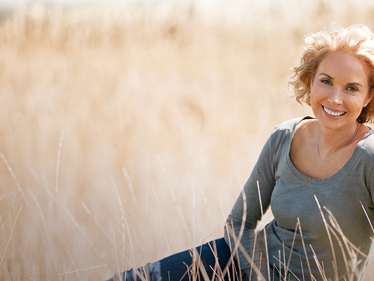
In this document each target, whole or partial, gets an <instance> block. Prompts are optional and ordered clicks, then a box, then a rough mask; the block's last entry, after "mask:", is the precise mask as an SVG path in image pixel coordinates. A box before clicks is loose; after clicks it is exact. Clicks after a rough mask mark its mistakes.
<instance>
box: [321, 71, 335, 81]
mask: <svg viewBox="0 0 374 281" xmlns="http://www.w3.org/2000/svg"><path fill="white" fill-rule="evenodd" d="M321 75H325V76H327V77H328V78H330V79H331V80H334V78H332V77H331V76H330V75H328V74H326V73H323V72H321V73H320V74H319V76H321Z"/></svg>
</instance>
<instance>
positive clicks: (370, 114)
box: [289, 24, 374, 123]
mask: <svg viewBox="0 0 374 281" xmlns="http://www.w3.org/2000/svg"><path fill="white" fill-rule="evenodd" d="M305 43H306V46H305V48H304V52H303V54H302V56H301V60H300V64H298V65H296V66H295V67H293V68H292V69H291V70H292V73H293V75H292V76H291V77H290V80H289V84H290V86H291V87H292V90H293V94H294V97H295V98H296V100H297V101H298V102H299V103H301V102H305V103H306V104H308V105H310V96H311V88H310V87H311V81H312V79H314V75H315V73H316V71H317V68H318V65H319V63H320V62H321V61H322V60H323V58H324V57H325V56H326V55H327V54H329V53H332V52H344V53H349V54H352V55H354V56H356V57H357V58H359V59H361V60H362V61H364V62H365V63H366V64H367V65H368V66H369V69H370V73H369V88H370V91H371V90H373V89H374V34H373V33H372V32H371V30H370V29H369V28H368V27H367V26H365V25H361V24H357V25H352V26H350V27H348V28H344V27H341V26H332V27H331V28H329V29H324V30H322V31H320V32H317V33H313V34H309V35H307V36H306V38H305ZM373 100H374V99H373ZM373 100H372V101H370V103H369V104H368V105H367V106H366V107H364V108H363V109H362V111H361V114H360V116H359V117H358V118H357V121H358V122H360V123H367V122H370V123H372V122H373V121H374V101H373Z"/></svg>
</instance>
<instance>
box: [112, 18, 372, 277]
mask: <svg viewBox="0 0 374 281" xmlns="http://www.w3.org/2000/svg"><path fill="white" fill-rule="evenodd" d="M305 41H306V48H305V51H304V53H303V55H302V58H301V63H300V65H298V66H296V67H294V68H293V73H294V75H293V77H292V81H291V82H290V84H291V85H292V87H293V90H294V93H295V97H296V99H297V100H298V101H299V102H305V103H306V104H308V105H310V106H311V108H312V110H313V113H314V115H315V117H304V118H297V119H293V120H290V121H287V122H285V123H282V124H280V125H278V126H277V127H276V128H275V129H274V130H273V132H272V134H271V136H270V138H269V139H268V141H267V142H266V144H265V146H264V148H263V150H262V152H261V154H260V157H259V159H258V162H257V163H256V165H255V167H254V169H253V171H252V173H251V176H250V178H249V179H248V181H247V183H246V184H245V186H244V189H243V192H242V193H241V194H240V196H239V198H238V199H237V201H236V203H235V205H234V207H233V209H232V211H231V213H230V215H229V217H228V219H227V222H226V227H225V237H224V240H225V242H226V243H223V239H220V240H217V241H214V242H211V243H208V244H206V245H203V246H201V247H198V248H197V251H193V252H195V253H196V252H197V253H198V254H195V255H191V253H192V252H191V251H190V252H189V251H186V252H183V253H180V254H176V255H173V256H171V257H168V258H166V259H164V260H161V261H159V262H156V263H154V264H150V265H148V266H147V267H145V268H144V269H143V270H141V272H139V273H140V274H138V275H139V277H138V280H141V279H144V278H147V277H148V278H150V279H151V280H167V279H169V280H180V279H183V278H184V279H183V280H189V279H194V278H199V277H200V278H204V279H207V278H209V279H210V280H211V279H212V276H213V277H217V278H216V279H225V280H233V279H243V280H257V278H260V279H261V278H265V279H266V280H269V279H270V280H330V279H331V280H344V278H346V279H347V280H348V279H349V278H350V277H351V276H356V277H358V276H359V274H360V273H361V271H362V269H363V267H364V265H365V261H366V259H367V256H368V253H369V250H370V247H371V244H372V240H371V236H373V231H372V227H371V224H370V221H374V220H373V218H374V204H373V201H374V197H373V196H374V167H373V165H374V164H373V163H374V134H373V131H372V130H371V129H370V128H369V127H367V126H365V125H364V123H366V122H370V121H372V120H373V118H374V102H372V97H373V94H374V35H373V33H372V32H371V31H370V30H369V28H368V27H366V26H363V25H355V26H351V27H349V28H342V27H333V28H331V29H330V30H323V31H321V32H318V33H315V34H312V35H310V36H309V37H307V38H306V40H305ZM270 205H271V208H272V212H273V214H274V219H273V220H272V221H271V222H270V223H268V224H267V225H266V226H265V227H264V228H263V229H262V230H259V231H256V230H255V229H256V227H257V224H258V221H259V220H261V218H262V215H263V213H264V212H265V211H266V210H267V209H268V208H269V207H270ZM228 248H229V250H228ZM232 256H234V257H235V258H234V259H232V258H231V257H232ZM232 260H234V263H231V261H232ZM217 261H218V263H217ZM191 265H192V267H191ZM191 274H192V275H191ZM194 274H195V275H194ZM120 275H121V276H120ZM125 275H126V276H125ZM117 277H123V278H124V280H125V279H126V278H128V279H129V280H130V279H132V278H134V271H132V270H131V271H126V272H124V273H123V274H119V275H117ZM113 280H114V279H113Z"/></svg>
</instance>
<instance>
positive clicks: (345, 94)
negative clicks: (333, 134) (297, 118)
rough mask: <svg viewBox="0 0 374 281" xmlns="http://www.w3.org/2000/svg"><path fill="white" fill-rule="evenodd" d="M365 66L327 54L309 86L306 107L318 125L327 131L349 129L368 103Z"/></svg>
mask: <svg viewBox="0 0 374 281" xmlns="http://www.w3.org/2000/svg"><path fill="white" fill-rule="evenodd" d="M371 97H372V94H371V93H369V67H368V66H367V65H366V64H365V62H363V61H362V60H360V59H358V58H356V57H355V56H354V55H351V54H347V53H340V52H334V53H330V54H328V55H327V56H326V57H325V58H324V59H323V60H322V61H321V62H320V64H319V66H318V68H317V71H316V74H315V76H314V79H313V80H312V83H311V98H310V104H311V107H312V110H313V113H314V115H315V116H316V118H317V120H318V121H319V123H320V124H321V125H322V126H323V127H325V128H328V129H333V130H337V129H350V128H351V126H356V120H357V118H358V116H359V115H360V114H361V110H362V108H363V107H364V105H365V104H367V103H369V102H370V100H371Z"/></svg>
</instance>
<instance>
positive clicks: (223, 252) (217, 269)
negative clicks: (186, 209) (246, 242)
mask: <svg viewBox="0 0 374 281" xmlns="http://www.w3.org/2000/svg"><path fill="white" fill-rule="evenodd" d="M213 276H214V277H217V278H214V280H225V281H235V280H239V279H240V278H238V271H237V267H236V265H235V262H234V260H233V258H232V256H231V252H230V249H229V247H228V246H227V244H226V242H225V240H224V239H223V238H221V239H218V240H214V241H211V242H209V243H206V244H204V245H202V246H199V247H197V248H195V249H193V250H187V251H184V252H181V253H178V254H174V255H171V256H169V257H167V258H164V259H162V260H160V261H157V262H154V263H148V264H147V265H146V266H143V267H141V268H138V269H131V270H127V271H124V272H120V273H117V274H115V275H114V276H113V278H111V279H108V280H107V281H130V280H131V281H133V280H136V281H142V280H143V281H144V280H147V281H192V280H201V281H203V280H208V278H209V280H212V277H213Z"/></svg>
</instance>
